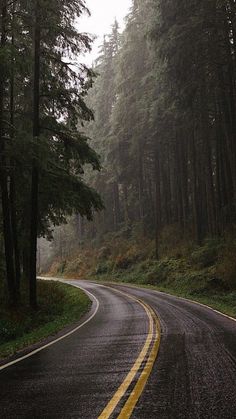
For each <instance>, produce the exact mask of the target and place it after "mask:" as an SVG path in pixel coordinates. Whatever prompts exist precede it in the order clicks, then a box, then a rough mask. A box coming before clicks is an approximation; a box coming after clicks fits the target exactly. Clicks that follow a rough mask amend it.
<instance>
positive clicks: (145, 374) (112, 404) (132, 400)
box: [97, 284, 161, 419]
mask: <svg viewBox="0 0 236 419" xmlns="http://www.w3.org/2000/svg"><path fill="white" fill-rule="evenodd" d="M97 285H99V286H101V287H105V288H109V289H112V290H113V291H116V292H118V293H120V294H123V295H125V296H126V297H128V298H130V299H132V300H134V301H135V302H137V303H138V304H140V305H141V306H142V307H143V308H144V310H145V312H146V314H147V316H148V318H149V331H148V336H147V339H146V341H145V344H144V346H143V348H142V350H141V352H140V354H139V356H138V358H137V359H136V361H135V363H134V365H133V366H132V368H131V370H130V371H129V373H128V374H127V376H126V377H125V379H124V381H123V382H122V384H121V385H120V387H119V388H118V390H117V391H116V393H115V394H114V396H113V397H112V399H111V400H110V401H109V403H108V404H107V406H106V407H105V409H104V410H103V412H102V413H101V415H100V416H99V417H98V419H108V418H110V416H111V415H112V413H113V412H114V410H115V408H116V407H117V405H118V403H119V402H120V400H121V399H122V397H123V396H124V395H125V393H126V392H127V390H128V388H129V386H130V384H131V383H132V382H133V380H134V378H135V376H136V374H137V372H138V371H139V369H140V367H141V365H142V363H143V361H144V360H145V357H146V356H147V354H148V351H149V348H150V346H151V343H152V342H153V338H154V343H153V346H152V348H151V352H150V354H149V357H148V360H147V361H146V363H145V366H144V368H143V370H142V372H141V374H140V377H139V379H138V381H137V383H136V385H135V388H134V390H133V391H132V393H131V395H130V397H129V399H128V400H127V402H126V403H125V405H124V407H123V409H122V410H121V413H120V415H119V418H120V419H122V418H129V417H130V415H131V414H132V412H133V410H134V408H135V406H136V404H137V402H138V400H139V398H140V396H141V394H142V392H143V390H144V387H145V385H146V383H147V380H148V378H149V376H150V373H151V371H152V368H153V365H154V362H155V360H156V357H157V354H158V350H159V347H160V338H161V333H160V323H159V320H158V318H157V316H156V313H155V312H154V311H153V310H152V308H151V307H150V306H149V305H148V304H146V303H144V302H143V301H141V300H139V299H137V298H136V297H134V296H132V295H130V294H127V293H125V292H123V291H120V290H117V289H116V288H111V287H107V286H105V285H100V284H97ZM153 319H154V320H153ZM154 323H155V333H154Z"/></svg>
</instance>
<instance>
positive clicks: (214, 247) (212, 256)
mask: <svg viewBox="0 0 236 419" xmlns="http://www.w3.org/2000/svg"><path fill="white" fill-rule="evenodd" d="M221 250H222V241H221V240H219V239H207V240H205V242H204V244H203V246H200V247H198V248H197V249H196V250H195V251H194V252H192V254H191V257H190V259H191V262H192V263H194V264H195V265H197V266H198V267H200V268H208V267H210V266H213V265H214V264H215V263H216V262H217V260H218V257H219V253H220V251H221Z"/></svg>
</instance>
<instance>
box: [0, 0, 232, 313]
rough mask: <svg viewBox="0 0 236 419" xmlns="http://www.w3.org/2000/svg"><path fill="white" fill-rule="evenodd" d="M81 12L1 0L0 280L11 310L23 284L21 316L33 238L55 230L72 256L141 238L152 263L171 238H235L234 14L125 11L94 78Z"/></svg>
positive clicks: (184, 4)
mask: <svg viewBox="0 0 236 419" xmlns="http://www.w3.org/2000/svg"><path fill="white" fill-rule="evenodd" d="M82 13H88V10H87V9H86V5H85V3H84V1H75V0H74V1H70V2H69V3H68V2H66V1H58V0H57V1H54V0H52V1H50V2H48V1H47V0H38V1H36V0H35V1H34V2H26V1H17V0H14V1H11V2H9V1H7V0H2V1H1V48H0V66H1V68H0V147H1V148H0V156H1V173H0V174H1V176H0V178H1V199H2V209H1V221H2V223H1V261H2V264H1V269H2V271H1V276H2V277H6V279H7V286H8V295H9V297H10V300H11V301H13V302H14V301H17V298H18V295H19V289H20V286H19V284H20V278H21V277H22V276H23V277H25V278H27V279H28V281H29V283H30V290H31V291H30V295H31V297H30V301H31V305H32V307H35V306H36V291H35V289H36V239H37V237H46V238H51V237H52V235H51V234H52V231H53V229H54V226H56V225H60V224H61V223H63V222H64V221H67V222H68V223H69V226H68V229H67V231H70V234H69V235H68V237H67V244H69V243H70V245H71V243H73V246H72V248H73V249H71V248H70V249H71V250H70V252H69V253H71V254H72V253H73V252H74V251H75V250H76V249H77V250H78V251H79V249H80V248H81V246H82V245H84V244H86V245H89V244H90V243H94V242H96V243H97V244H98V246H99V245H100V244H101V243H102V241H103V239H104V238H105V237H106V236H107V235H108V234H113V233H114V234H118V235H119V237H124V238H129V237H130V236H132V234H133V235H134V232H138V233H137V234H138V237H139V240H140V238H141V240H142V238H143V239H144V240H145V239H146V238H148V239H150V240H152V241H153V243H155V258H156V259H159V258H160V253H161V252H160V248H161V246H162V245H163V244H162V243H161V240H162V235H163V231H165V230H166V229H168V228H170V231H172V232H173V234H175V232H178V235H180V236H181V237H182V239H183V240H185V239H186V240H187V239H189V238H191V240H192V241H194V243H196V245H199V246H201V245H203V244H204V240H205V239H206V238H209V237H210V238H220V237H223V235H224V234H225V232H226V231H228V230H230V231H234V225H235V204H236V138H235V136H236V49H235V42H236V40H235V36H236V35H235V31H236V3H235V1H234V0H227V1H225V0H209V1H205V0H198V1H196V0H188V1H184V0H176V1H173V0H163V1H162V0H142V1H141V0H134V1H133V5H132V9H131V11H130V13H129V15H128V16H127V18H126V27H125V30H124V31H123V32H121V31H120V29H119V25H118V23H117V22H116V21H115V22H114V24H113V26H112V28H111V31H110V33H109V34H107V35H106V36H104V41H103V44H102V45H101V48H100V54H99V57H98V58H97V60H96V62H95V63H94V66H93V68H92V69H89V68H87V67H86V66H84V65H80V64H78V62H80V56H81V53H83V52H85V51H87V50H89V49H90V46H91V39H90V38H89V36H88V35H86V34H81V33H79V32H78V31H77V29H76V27H77V26H76V21H77V18H78V17H79V16H80V15H81V14H82ZM94 169H95V170H94ZM95 191H96V192H95ZM103 207H104V209H103ZM97 210H99V211H98V212H97ZM72 216H73V217H72ZM71 217H72V218H71ZM86 217H87V218H88V219H89V220H90V221H89V222H88V221H86ZM91 220H93V221H91ZM63 229H64V227H63ZM63 229H62V230H61V231H63ZM171 229H172V230H171ZM64 231H65V230H64ZM64 237H65V235H64V236H63V237H62V235H61V233H60V229H59V230H56V232H55V233H54V242H52V245H51V250H50V255H51V256H52V257H53V258H64V257H67V256H68V255H67V253H68V252H67V250H66V249H65V247H66V246H67V247H68V245H67V244H66V243H65V241H64V250H63V249H62V244H61V243H62V241H63V240H64ZM114 237H116V236H114ZM4 249H5V250H4ZM63 255H66V256H63Z"/></svg>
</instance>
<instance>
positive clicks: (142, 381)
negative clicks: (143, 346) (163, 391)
mask: <svg viewBox="0 0 236 419" xmlns="http://www.w3.org/2000/svg"><path fill="white" fill-rule="evenodd" d="M154 319H155V332H156V333H155V340H154V343H153V346H152V349H151V352H150V355H149V358H148V360H147V362H146V365H145V367H144V369H143V371H142V373H141V375H140V377H139V380H138V382H137V383H136V385H135V387H134V390H133V391H132V393H131V394H130V396H129V398H128V400H127V402H126V403H125V405H124V407H123V408H122V410H121V412H120V414H119V416H118V419H124V418H130V416H131V415H132V413H133V410H134V408H135V406H136V404H137V402H138V400H139V398H140V396H141V394H142V393H143V390H144V388H145V386H146V384H147V381H148V378H149V376H150V374H151V371H152V368H153V365H154V362H155V360H156V358H157V355H158V352H159V348H160V340H161V335H160V333H159V331H160V323H159V320H158V318H157V316H156V315H155V317H154Z"/></svg>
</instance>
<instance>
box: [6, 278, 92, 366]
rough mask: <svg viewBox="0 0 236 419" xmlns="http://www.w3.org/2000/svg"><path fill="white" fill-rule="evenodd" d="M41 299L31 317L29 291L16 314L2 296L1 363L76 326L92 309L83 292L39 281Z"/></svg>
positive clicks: (50, 282)
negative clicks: (2, 360) (69, 327)
mask: <svg viewBox="0 0 236 419" xmlns="http://www.w3.org/2000/svg"><path fill="white" fill-rule="evenodd" d="M38 295H39V298H38V302H39V309H38V311H37V312H36V313H32V312H31V311H30V308H29V307H28V305H27V302H26V301H27V293H26V290H23V292H22V299H21V304H20V305H19V308H17V309H15V310H14V311H12V310H9V309H8V308H7V306H6V305H5V304H4V300H3V293H0V301H1V307H0V359H4V358H5V357H8V356H11V355H14V354H15V353H16V352H17V351H19V350H21V349H23V348H25V347H27V346H30V345H32V344H34V343H37V342H40V341H41V340H43V339H45V338H47V337H49V336H53V335H54V334H56V333H57V332H59V331H60V330H61V329H63V328H64V327H66V326H68V325H70V324H73V323H75V322H77V321H78V320H79V319H80V318H81V317H82V315H83V314H85V313H86V312H87V311H88V309H89V307H90V306H91V302H90V300H89V298H88V297H87V295H86V294H84V293H83V292H82V291H81V290H80V289H78V288H75V287H73V286H70V285H67V284H62V283H59V282H55V281H38Z"/></svg>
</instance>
